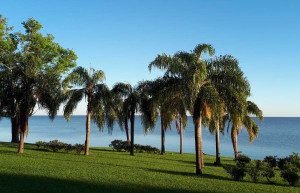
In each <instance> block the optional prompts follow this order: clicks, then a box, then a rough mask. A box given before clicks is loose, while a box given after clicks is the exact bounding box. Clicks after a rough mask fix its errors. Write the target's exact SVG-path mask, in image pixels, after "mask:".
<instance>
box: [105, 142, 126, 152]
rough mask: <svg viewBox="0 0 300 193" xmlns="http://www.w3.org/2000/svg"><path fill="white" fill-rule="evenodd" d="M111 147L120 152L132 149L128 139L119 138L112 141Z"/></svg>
mask: <svg viewBox="0 0 300 193" xmlns="http://www.w3.org/2000/svg"><path fill="white" fill-rule="evenodd" d="M109 147H112V148H114V149H115V150H117V151H118V152H120V151H122V150H125V151H129V150H130V145H128V143H127V141H122V140H117V139H116V140H114V141H112V142H111V144H110V145H109Z"/></svg>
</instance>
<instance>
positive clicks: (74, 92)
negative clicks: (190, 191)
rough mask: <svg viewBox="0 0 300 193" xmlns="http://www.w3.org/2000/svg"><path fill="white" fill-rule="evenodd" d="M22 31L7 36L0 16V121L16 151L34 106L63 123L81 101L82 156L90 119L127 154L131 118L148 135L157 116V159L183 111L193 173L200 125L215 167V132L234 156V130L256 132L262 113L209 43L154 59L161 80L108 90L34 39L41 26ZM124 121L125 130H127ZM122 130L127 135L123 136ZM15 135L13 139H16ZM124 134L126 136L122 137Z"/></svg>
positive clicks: (99, 74) (237, 73)
mask: <svg viewBox="0 0 300 193" xmlns="http://www.w3.org/2000/svg"><path fill="white" fill-rule="evenodd" d="M23 26H24V28H25V31H26V33H24V34H22V33H20V32H18V33H11V30H12V28H10V27H8V26H7V23H6V19H5V18H2V16H0V30H1V33H0V48H1V49H0V75H1V76H0V86H1V87H0V117H9V118H10V119H11V123H12V138H13V140H12V141H13V142H17V141H19V144H20V145H19V151H18V152H19V153H23V151H24V135H25V134H26V135H27V134H28V130H29V129H28V119H29V117H30V116H32V115H33V114H34V110H35V109H36V106H37V105H38V107H39V108H43V109H46V110H47V111H48V114H49V117H50V118H51V119H54V117H55V116H56V114H57V111H58V109H59V106H60V105H61V104H62V103H64V104H65V105H64V116H65V118H66V119H67V120H68V121H70V116H71V114H72V112H73V111H74V110H75V109H76V107H77V105H78V103H79V102H80V101H81V100H82V99H83V98H84V97H85V98H86V101H87V117H86V140H85V155H88V154H89V140H90V124H91V123H90V122H91V121H93V122H94V123H95V124H96V125H97V127H98V128H99V130H100V131H101V130H103V128H104V126H105V125H107V127H108V128H109V129H110V130H112V129H113V125H114V123H115V122H118V124H119V125H120V127H121V128H122V129H123V128H125V131H126V137H127V142H128V144H130V147H131V149H130V155H134V149H133V148H134V126H135V125H134V121H135V115H136V113H140V114H141V120H142V125H143V127H144V131H145V133H147V132H148V131H150V130H153V129H154V127H155V125H156V123H157V120H158V118H160V123H161V154H162V155H164V154H165V131H166V130H167V129H168V128H171V124H172V123H173V122H175V125H176V129H177V131H178V133H179V134H180V153H181V154H182V153H183V151H182V133H183V129H184V128H185V127H186V126H187V113H190V114H191V115H192V117H193V124H194V128H195V149H196V174H201V173H202V168H203V167H204V161H203V150H202V149H203V148H202V128H201V126H202V125H204V126H207V127H208V128H209V130H210V131H211V132H212V133H215V135H216V164H220V149H219V133H220V132H221V133H224V130H225V127H227V130H229V128H230V133H231V139H232V144H233V148H234V154H235V157H237V156H238V150H237V136H238V134H239V131H240V129H241V128H245V129H246V130H247V131H248V133H249V138H250V142H252V141H253V139H254V138H255V137H257V135H258V131H259V128H258V126H257V124H256V123H255V121H254V120H253V119H252V118H251V117H250V116H256V117H258V118H259V119H260V120H262V118H263V117H262V112H261V110H260V109H259V108H258V107H257V105H256V104H254V103H253V102H251V101H248V97H249V96H250V85H249V83H248V81H247V79H246V77H245V76H244V74H243V72H242V71H241V69H240V68H239V65H238V61H237V60H236V59H235V58H234V57H232V56H230V55H225V56H219V57H216V56H214V54H215V50H214V48H213V47H212V46H211V45H209V44H199V45H197V46H196V47H195V48H194V50H193V51H191V52H182V51H180V52H177V53H176V54H174V55H173V56H168V55H166V54H161V55H158V56H157V57H156V58H155V59H154V60H153V61H152V62H151V63H150V64H149V66H148V68H149V70H150V71H151V70H152V68H158V69H161V70H163V71H164V75H163V76H161V77H159V78H157V79H155V80H152V81H142V82H139V83H138V85H137V86H135V87H133V86H132V85H130V84H128V83H117V84H115V85H114V87H113V88H112V89H109V88H108V86H107V85H106V84H104V83H103V81H104V79H105V74H104V72H103V71H101V70H99V71H95V70H94V69H92V68H91V69H90V71H88V70H86V69H84V68H83V67H77V68H75V69H74V70H73V71H72V72H71V73H70V74H68V75H66V76H65V78H64V80H62V77H63V75H64V74H65V73H66V72H68V71H69V70H70V69H71V68H73V67H75V65H76V63H75V61H76V58H77V56H76V55H75V53H74V52H73V51H71V50H68V49H63V48H62V47H61V46H60V45H59V44H57V43H54V42H53V39H54V38H53V37H52V36H51V35H47V36H45V37H44V36H42V34H41V33H39V30H40V29H41V28H42V26H41V25H40V24H39V23H38V22H37V21H36V20H34V19H29V20H28V21H26V22H24V23H23ZM129 123H130V132H129ZM129 133H130V135H129ZM18 135H19V136H18ZM129 136H130V137H129Z"/></svg>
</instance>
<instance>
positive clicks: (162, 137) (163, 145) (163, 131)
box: [160, 115, 166, 155]
mask: <svg viewBox="0 0 300 193" xmlns="http://www.w3.org/2000/svg"><path fill="white" fill-rule="evenodd" d="M160 120H161V121H160V122H161V152H160V154H161V155H165V154H166V151H165V128H164V122H163V116H162V115H161V116H160Z"/></svg>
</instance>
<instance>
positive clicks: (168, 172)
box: [147, 169, 233, 181]
mask: <svg viewBox="0 0 300 193" xmlns="http://www.w3.org/2000/svg"><path fill="white" fill-rule="evenodd" d="M147 170H148V171H151V172H161V173H165V174H172V175H181V176H192V177H201V178H208V179H214V180H215V179H218V180H228V181H233V180H232V179H230V178H226V177H223V176H216V175H212V174H205V173H204V174H201V175H199V176H197V175H196V174H195V173H191V172H180V171H169V170H158V169H147Z"/></svg>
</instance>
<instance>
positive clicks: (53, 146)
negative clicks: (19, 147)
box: [36, 139, 85, 154]
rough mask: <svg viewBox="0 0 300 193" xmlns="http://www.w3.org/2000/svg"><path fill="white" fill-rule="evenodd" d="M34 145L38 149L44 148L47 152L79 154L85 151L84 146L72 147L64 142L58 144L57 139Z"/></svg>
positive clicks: (76, 145)
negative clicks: (74, 152)
mask: <svg viewBox="0 0 300 193" xmlns="http://www.w3.org/2000/svg"><path fill="white" fill-rule="evenodd" d="M36 145H37V147H38V148H44V149H47V150H50V151H52V152H58V151H65V152H69V151H76V153H78V154H81V152H82V151H83V150H84V149H85V146H84V145H81V144H75V145H74V146H73V145H71V144H67V143H64V142H60V141H58V140H57V139H55V140H53V141H50V142H43V141H38V142H36Z"/></svg>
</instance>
